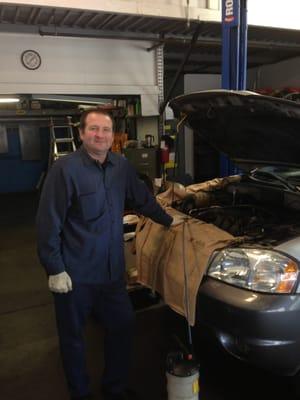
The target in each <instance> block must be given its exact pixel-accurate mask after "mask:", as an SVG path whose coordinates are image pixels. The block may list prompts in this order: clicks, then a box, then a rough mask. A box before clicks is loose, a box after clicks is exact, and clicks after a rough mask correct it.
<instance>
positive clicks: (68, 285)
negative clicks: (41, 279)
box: [48, 272, 72, 293]
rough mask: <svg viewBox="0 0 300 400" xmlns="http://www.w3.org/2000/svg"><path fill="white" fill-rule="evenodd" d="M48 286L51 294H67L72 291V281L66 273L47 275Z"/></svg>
mask: <svg viewBox="0 0 300 400" xmlns="http://www.w3.org/2000/svg"><path fill="white" fill-rule="evenodd" d="M48 286H49V289H50V290H51V292H55V293H68V292H70V291H71V290H72V280H71V278H70V276H69V275H68V274H67V273H66V272H61V273H60V274H57V275H49V280H48Z"/></svg>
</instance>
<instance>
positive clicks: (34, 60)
mask: <svg viewBox="0 0 300 400" xmlns="http://www.w3.org/2000/svg"><path fill="white" fill-rule="evenodd" d="M21 61H22V64H23V65H24V67H25V68H27V69H31V70H33V69H38V68H39V67H40V65H41V63H42V59H41V56H40V55H39V53H38V52H37V51H35V50H25V51H23V53H22V54H21Z"/></svg>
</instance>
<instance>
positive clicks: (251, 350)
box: [169, 90, 300, 375]
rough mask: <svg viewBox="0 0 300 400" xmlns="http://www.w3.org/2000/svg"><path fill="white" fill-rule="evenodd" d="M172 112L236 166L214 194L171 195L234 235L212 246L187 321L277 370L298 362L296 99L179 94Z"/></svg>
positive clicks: (299, 124) (299, 143)
mask: <svg viewBox="0 0 300 400" xmlns="http://www.w3.org/2000/svg"><path fill="white" fill-rule="evenodd" d="M169 105H170V107H171V108H172V109H173V111H174V115H175V116H176V118H178V119H179V120H182V121H184V123H186V124H187V125H188V126H189V127H190V128H192V129H193V130H194V132H195V134H198V135H201V137H202V138H203V139H205V140H206V141H207V142H208V143H209V144H210V145H211V146H213V147H214V148H215V149H217V150H219V151H220V152H221V153H222V154H224V155H225V156H227V157H228V158H229V159H230V160H232V162H233V163H234V164H235V165H236V166H238V167H239V169H240V170H241V171H242V172H241V174H240V175H241V179H240V180H239V181H233V182H232V183H229V184H228V185H226V187H224V188H222V189H218V190H217V191H216V193H215V197H214V204H213V205H211V206H209V207H207V206H206V207H197V204H193V199H190V200H189V202H185V203H184V204H181V205H180V207H181V211H184V212H186V213H188V214H189V215H191V216H192V217H194V218H198V219H200V220H202V221H206V222H209V223H211V224H214V225H216V226H217V227H218V228H220V229H222V230H224V231H226V232H229V233H230V234H231V235H233V236H239V237H243V238H244V240H243V241H242V242H240V243H236V244H235V245H234V246H229V247H225V248H223V249H220V250H217V251H214V252H213V254H212V255H211V257H210V259H209V262H208V265H207V268H206V273H205V276H204V278H203V280H202V282H201V285H200V288H199V291H198V295H197V310H196V324H197V325H198V326H201V327H204V329H205V330H206V332H209V334H210V335H211V336H212V337H214V338H215V339H216V340H217V341H218V343H219V344H220V345H221V346H222V347H223V348H224V349H225V350H226V351H227V352H229V353H230V354H232V355H234V356H235V357H237V358H239V359H243V360H245V361H247V362H249V363H253V364H255V365H257V366H261V367H264V368H267V369H269V370H272V371H273V372H279V373H283V374H290V375H292V374H295V373H297V372H299V369H300V105H299V104H298V103H295V102H293V101H289V100H284V99H280V98H274V97H269V96H262V95H258V94H255V93H252V92H247V91H229V90H216V91H205V92H198V93H191V94H188V95H182V96H179V97H177V98H175V99H173V100H171V102H170V104H169Z"/></svg>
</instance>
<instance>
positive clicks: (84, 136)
mask: <svg viewBox="0 0 300 400" xmlns="http://www.w3.org/2000/svg"><path fill="white" fill-rule="evenodd" d="M80 139H81V140H82V143H83V145H84V147H85V148H86V150H87V151H88V152H89V153H94V154H99V155H106V153H107V152H108V150H109V149H110V148H111V146H112V143H113V139H114V135H113V128H112V120H111V119H110V117H108V116H107V115H103V114H99V113H94V112H92V113H90V114H88V116H87V118H86V120H85V128H84V129H83V130H81V131H80Z"/></svg>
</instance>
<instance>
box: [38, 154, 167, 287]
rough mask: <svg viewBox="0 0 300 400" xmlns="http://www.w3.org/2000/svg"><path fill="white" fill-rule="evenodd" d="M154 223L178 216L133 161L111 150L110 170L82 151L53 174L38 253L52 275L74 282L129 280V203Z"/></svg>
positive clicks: (43, 203)
mask: <svg viewBox="0 0 300 400" xmlns="http://www.w3.org/2000/svg"><path fill="white" fill-rule="evenodd" d="M126 199H127V200H129V201H130V203H131V204H132V206H133V208H134V209H135V210H136V211H137V212H138V213H140V214H142V215H144V216H146V217H150V218H151V219H152V220H153V221H155V222H158V223H160V224H162V225H165V226H170V224H171V222H172V217H171V216H170V215H168V214H167V213H166V212H165V211H164V210H163V209H162V208H161V206H160V205H159V204H158V203H157V202H156V200H155V198H154V197H153V195H152V194H151V193H150V191H149V190H148V188H147V187H146V185H145V184H144V182H142V181H141V180H140V179H139V178H138V176H137V174H136V171H135V169H134V168H133V167H132V166H131V164H130V163H129V162H128V160H127V159H126V158H124V157H122V156H120V155H117V154H115V153H111V152H109V153H108V155H107V159H106V161H105V167H104V166H103V165H101V164H100V163H99V162H97V161H95V160H94V159H92V158H91V157H90V156H89V155H88V153H87V152H86V150H85V148H84V147H81V148H80V149H79V150H77V151H76V152H74V153H72V154H69V155H67V156H64V157H62V158H60V159H59V160H57V161H56V162H55V163H54V165H53V166H52V168H51V170H50V171H49V173H48V175H47V178H46V181H45V184H44V188H43V191H42V195H41V199H40V203H39V208H38V213H37V233H38V240H37V242H38V254H39V258H40V261H41V264H42V265H43V266H44V267H45V269H46V271H47V273H48V275H55V274H59V273H60V272H63V271H66V272H67V273H68V274H69V275H70V276H71V278H72V280H73V281H74V282H78V283H102V284H105V283H109V282H112V281H116V280H120V279H123V277H124V271H125V261H124V249H123V213H124V204H125V200H126Z"/></svg>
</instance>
